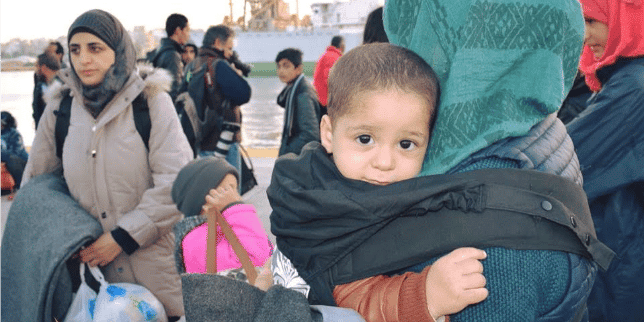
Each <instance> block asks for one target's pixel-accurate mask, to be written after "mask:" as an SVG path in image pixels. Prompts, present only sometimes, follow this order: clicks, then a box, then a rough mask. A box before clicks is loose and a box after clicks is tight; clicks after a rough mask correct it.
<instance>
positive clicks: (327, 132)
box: [320, 115, 333, 153]
mask: <svg viewBox="0 0 644 322" xmlns="http://www.w3.org/2000/svg"><path fill="white" fill-rule="evenodd" d="M320 140H321V141H322V146H323V147H324V148H325V149H326V152H327V153H333V124H332V123H331V118H329V116H328V115H323V116H322V121H320Z"/></svg>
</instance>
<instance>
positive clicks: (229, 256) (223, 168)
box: [172, 156, 273, 273]
mask: <svg viewBox="0 0 644 322" xmlns="http://www.w3.org/2000/svg"><path fill="white" fill-rule="evenodd" d="M238 178H239V175H238V174H237V170H236V169H235V168H234V167H232V166H231V165H230V164H229V163H228V162H226V160H224V159H223V158H219V157H213V156H207V157H203V158H199V159H196V160H194V161H192V162H190V163H188V164H187V165H186V166H185V167H184V168H183V169H181V171H179V174H178V175H177V178H176V179H175V181H174V184H173V185H172V200H173V201H174V202H175V203H176V204H177V208H178V209H179V210H180V211H181V212H182V213H183V214H184V216H186V218H185V219H183V220H182V221H181V222H179V223H177V224H176V225H175V228H174V230H175V235H176V237H177V241H176V243H180V245H181V246H180V247H177V248H176V249H179V254H178V255H180V258H179V259H180V260H179V261H178V262H179V263H180V264H181V265H179V266H180V267H178V269H179V272H187V273H206V243H207V241H208V240H207V236H208V223H206V222H205V216H199V215H202V214H203V211H204V209H205V208H206V207H214V208H215V209H217V211H219V213H221V215H222V216H223V217H224V219H225V220H226V221H227V222H228V223H229V224H230V226H231V227H232V229H233V231H234V232H235V234H236V235H237V238H238V239H239V241H240V242H241V244H242V246H244V249H246V251H247V252H248V255H249V256H250V259H251V261H252V262H253V265H255V266H256V267H261V266H262V265H264V263H265V262H266V261H267V260H268V259H269V258H270V256H271V254H272V252H273V245H272V244H271V242H270V241H269V240H268V236H267V235H266V232H265V231H264V228H263V227H262V223H261V222H260V221H259V218H258V217H257V212H256V210H255V207H254V206H253V205H251V204H245V203H243V200H242V197H241V196H240V195H239V192H238V189H237V185H238ZM192 217H197V218H196V221H195V220H194V219H193V218H192ZM211 242H216V244H217V250H216V254H217V258H216V260H217V271H218V272H221V271H224V272H226V271H230V270H233V269H239V268H241V267H242V264H241V262H240V261H239V259H238V257H237V255H235V252H234V251H233V248H232V246H231V245H230V243H229V242H228V240H226V238H225V237H224V235H223V233H222V231H221V228H220V227H217V240H216V241H211ZM175 256H176V255H175Z"/></svg>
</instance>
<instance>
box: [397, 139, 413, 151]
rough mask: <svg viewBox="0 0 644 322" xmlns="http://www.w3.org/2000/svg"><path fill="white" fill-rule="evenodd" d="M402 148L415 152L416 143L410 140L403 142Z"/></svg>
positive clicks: (401, 143)
mask: <svg viewBox="0 0 644 322" xmlns="http://www.w3.org/2000/svg"><path fill="white" fill-rule="evenodd" d="M400 147H401V148H403V150H413V149H414V148H416V143H414V142H412V141H409V140H402V141H400Z"/></svg>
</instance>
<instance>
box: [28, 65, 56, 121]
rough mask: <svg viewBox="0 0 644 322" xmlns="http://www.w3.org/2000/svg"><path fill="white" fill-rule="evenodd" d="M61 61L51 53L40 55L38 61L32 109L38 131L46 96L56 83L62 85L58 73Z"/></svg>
mask: <svg viewBox="0 0 644 322" xmlns="http://www.w3.org/2000/svg"><path fill="white" fill-rule="evenodd" d="M60 68H61V66H60V60H59V59H58V58H56V57H55V56H53V55H51V54H50V53H49V52H45V53H42V54H40V55H38V60H37V61H36V72H35V74H34V94H33V102H32V103H31V107H32V108H33V114H32V116H33V117H34V124H35V126H36V129H38V122H39V121H40V117H41V116H42V113H43V112H44V111H45V106H46V102H45V95H46V93H47V92H48V89H50V88H52V85H53V83H54V82H58V83H60V81H59V80H57V78H56V73H57V72H58V70H60Z"/></svg>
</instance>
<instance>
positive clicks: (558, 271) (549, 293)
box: [408, 114, 582, 322]
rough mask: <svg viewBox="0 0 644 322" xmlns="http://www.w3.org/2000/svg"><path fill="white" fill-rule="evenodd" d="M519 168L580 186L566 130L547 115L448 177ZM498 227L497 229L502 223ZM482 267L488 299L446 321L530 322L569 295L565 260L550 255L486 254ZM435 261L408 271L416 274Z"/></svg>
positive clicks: (536, 252) (495, 251) (530, 252)
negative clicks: (464, 173)
mask: <svg viewBox="0 0 644 322" xmlns="http://www.w3.org/2000/svg"><path fill="white" fill-rule="evenodd" d="M490 168H521V169H533V170H539V171H543V172H547V173H551V174H557V175H561V176H563V177H566V178H569V179H571V180H573V181H575V182H577V183H579V184H581V180H582V179H581V175H580V172H579V163H578V161H577V157H576V155H575V154H574V148H573V145H572V141H571V140H570V137H569V136H568V134H567V132H566V131H565V127H564V125H563V124H562V123H561V122H560V121H559V120H558V119H556V117H555V116H554V114H553V115H551V116H550V117H548V118H547V119H546V120H544V121H543V122H541V123H539V124H537V125H535V127H533V128H532V129H531V131H530V133H529V134H528V135H526V136H524V137H519V138H510V139H506V140H503V141H500V142H497V143H496V144H493V145H492V146H490V147H488V148H485V149H483V150H481V151H479V152H477V153H475V154H473V155H472V156H470V157H468V158H467V159H466V160H464V161H463V162H461V163H459V164H458V165H457V166H456V167H454V168H453V169H451V170H450V171H449V173H461V172H466V171H473V170H480V169H490ZM500 224H501V223H500ZM484 250H485V251H486V252H487V258H486V259H485V260H484V261H482V263H483V272H484V273H483V274H484V275H485V278H486V280H487V285H486V288H487V289H488V290H489V296H488V298H487V299H486V300H484V301H483V302H481V303H478V304H475V305H470V306H468V307H466V308H465V309H464V310H462V311H461V312H459V313H458V314H455V315H453V316H451V317H450V321H453V322H455V321H489V322H496V321H499V322H500V321H533V320H534V319H535V317H537V316H541V315H543V314H545V313H547V312H549V311H552V310H553V309H554V308H555V307H557V305H559V304H560V302H561V301H562V299H563V298H564V297H565V296H566V295H567V294H566V292H567V291H568V287H569V284H570V273H571V265H570V261H569V258H568V254H567V253H564V252H560V251H549V250H515V249H508V248H502V247H494V248H486V249H484ZM438 258H439V257H437V258H433V259H431V260H429V261H428V262H425V263H422V264H420V265H416V266H414V267H411V268H409V269H408V271H415V272H420V271H422V270H423V268H425V267H426V266H427V265H430V264H432V263H433V262H434V261H436V260H437V259H438Z"/></svg>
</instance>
